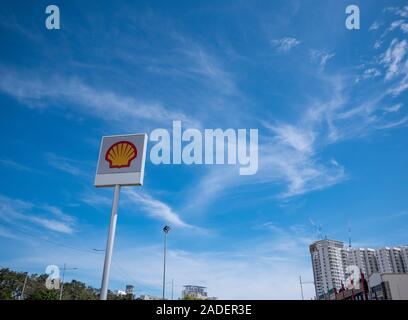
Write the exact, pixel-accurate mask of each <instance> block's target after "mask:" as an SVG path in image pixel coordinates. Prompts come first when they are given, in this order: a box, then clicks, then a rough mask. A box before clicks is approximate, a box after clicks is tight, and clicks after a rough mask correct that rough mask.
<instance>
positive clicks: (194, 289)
mask: <svg viewBox="0 0 408 320" xmlns="http://www.w3.org/2000/svg"><path fill="white" fill-rule="evenodd" d="M183 288H184V289H183V291H182V292H181V298H182V299H188V298H191V299H200V300H207V299H208V294H207V288H206V287H201V286H193V285H185V286H183Z"/></svg>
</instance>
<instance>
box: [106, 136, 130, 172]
mask: <svg viewBox="0 0 408 320" xmlns="http://www.w3.org/2000/svg"><path fill="white" fill-rule="evenodd" d="M136 157H137V149H136V147H135V145H134V144H133V143H132V142H129V141H119V142H116V143H115V144H113V145H111V147H110V148H109V149H108V151H106V155H105V160H106V161H108V162H109V168H128V167H130V164H131V163H132V161H133V160H134V159H135V158H136Z"/></svg>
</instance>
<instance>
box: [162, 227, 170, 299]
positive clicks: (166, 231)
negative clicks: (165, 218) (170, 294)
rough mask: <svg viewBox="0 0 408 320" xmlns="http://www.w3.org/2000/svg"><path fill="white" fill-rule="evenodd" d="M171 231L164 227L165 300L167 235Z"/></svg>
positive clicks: (164, 286) (164, 290)
mask: <svg viewBox="0 0 408 320" xmlns="http://www.w3.org/2000/svg"><path fill="white" fill-rule="evenodd" d="M169 231H170V227H169V226H164V228H163V232H164V248H163V250H164V251H163V300H164V298H165V292H166V251H167V234H168V233H169Z"/></svg>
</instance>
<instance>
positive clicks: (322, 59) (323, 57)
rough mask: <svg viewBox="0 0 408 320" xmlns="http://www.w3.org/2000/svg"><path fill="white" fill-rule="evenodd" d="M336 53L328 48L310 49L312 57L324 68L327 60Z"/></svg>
mask: <svg viewBox="0 0 408 320" xmlns="http://www.w3.org/2000/svg"><path fill="white" fill-rule="evenodd" d="M335 55H336V54H335V53H330V52H328V51H326V50H315V49H313V50H310V56H311V57H312V59H313V60H317V61H318V62H319V64H320V67H321V68H322V69H324V67H325V66H326V64H327V62H328V61H329V60H330V59H332V58H333V57H334V56H335Z"/></svg>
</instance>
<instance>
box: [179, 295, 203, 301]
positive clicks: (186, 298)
mask: <svg viewBox="0 0 408 320" xmlns="http://www.w3.org/2000/svg"><path fill="white" fill-rule="evenodd" d="M182 300H204V299H201V298H196V297H193V296H190V295H186V296H184V297H183V298H182Z"/></svg>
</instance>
